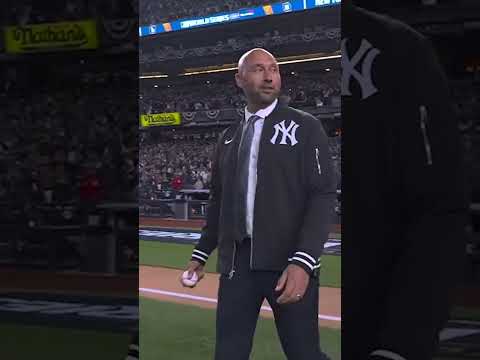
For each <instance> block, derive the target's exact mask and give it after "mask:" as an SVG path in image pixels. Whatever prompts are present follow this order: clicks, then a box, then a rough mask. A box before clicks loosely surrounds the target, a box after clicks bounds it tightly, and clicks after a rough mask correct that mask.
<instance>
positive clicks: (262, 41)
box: [140, 24, 340, 64]
mask: <svg viewBox="0 0 480 360" xmlns="http://www.w3.org/2000/svg"><path fill="white" fill-rule="evenodd" d="M339 39H340V28H339V27H337V28H332V27H329V26H326V25H322V24H318V25H315V26H307V27H304V28H303V32H302V31H293V32H292V30H290V29H285V28H279V29H272V30H270V31H268V32H265V33H263V34H256V35H255V36H254V37H252V36H247V35H245V34H244V35H242V34H236V35H235V36H234V37H229V38H225V39H224V40H219V41H217V42H216V43H210V44H207V45H202V46H196V47H192V46H191V45H185V44H183V43H181V42H180V43H178V44H176V45H175V46H172V45H165V46H156V47H155V48H154V49H153V51H152V49H148V50H147V51H143V49H141V48H140V63H141V64H144V63H158V62H163V61H172V60H173V61H175V60H182V59H187V58H196V57H204V56H217V55H219V54H234V53H238V52H240V51H244V50H248V49H251V48H254V47H268V48H269V49H275V48H278V47H285V46H298V45H301V46H309V47H311V46H314V44H315V43H318V42H322V41H326V40H338V41H339Z"/></svg>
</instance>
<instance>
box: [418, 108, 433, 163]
mask: <svg viewBox="0 0 480 360" xmlns="http://www.w3.org/2000/svg"><path fill="white" fill-rule="evenodd" d="M427 120H428V115H427V108H426V107H425V106H424V105H422V106H420V129H421V130H422V134H423V145H424V147H425V154H426V156H427V164H428V165H432V163H433V161H432V148H431V146H430V140H429V139H428V135H427V124H426V123H427Z"/></svg>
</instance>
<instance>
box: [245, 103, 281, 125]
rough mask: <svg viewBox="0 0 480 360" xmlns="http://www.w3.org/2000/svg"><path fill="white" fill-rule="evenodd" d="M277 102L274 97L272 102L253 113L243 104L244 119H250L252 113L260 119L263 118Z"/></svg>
mask: <svg viewBox="0 0 480 360" xmlns="http://www.w3.org/2000/svg"><path fill="white" fill-rule="evenodd" d="M277 103H278V99H275V101H274V102H272V103H271V104H270V105H268V106H267V107H266V108H264V109H260V110H258V111H257V112H256V113H255V114H252V113H251V112H250V111H248V110H247V107H246V106H245V121H248V119H250V117H251V116H252V115H257V116H259V117H261V118H262V119H265V118H266V117H267V116H268V115H270V114H271V113H272V111H273V109H275V106H277Z"/></svg>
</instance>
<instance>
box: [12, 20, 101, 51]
mask: <svg viewBox="0 0 480 360" xmlns="http://www.w3.org/2000/svg"><path fill="white" fill-rule="evenodd" d="M5 40H6V45H7V46H6V48H7V52H9V53H25V52H38V51H55V50H76V49H95V48H97V47H98V36H97V29H96V23H95V22H94V21H77V22H71V23H70V22H68V23H67V22H63V23H51V24H38V25H26V26H10V27H7V28H6V32H5Z"/></svg>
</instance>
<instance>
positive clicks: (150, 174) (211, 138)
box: [139, 128, 341, 200]
mask: <svg viewBox="0 0 480 360" xmlns="http://www.w3.org/2000/svg"><path fill="white" fill-rule="evenodd" d="M220 131H221V130H220V129H218V128H217V129H215V130H211V129H206V130H204V131H201V130H199V129H196V130H183V131H173V132H169V133H168V132H167V133H165V132H164V134H163V138H162V137H159V136H158V135H157V134H155V133H153V132H149V131H142V132H141V135H140V155H139V168H140V170H139V175H140V184H139V198H140V199H141V200H157V199H162V198H172V197H173V198H174V196H175V192H176V191H179V190H186V189H196V190H203V189H209V188H210V185H211V170H212V163H211V159H212V155H213V152H214V149H215V144H216V141H217V137H218V134H219V133H220ZM329 147H330V152H331V155H332V161H333V164H334V168H335V173H336V175H337V180H338V183H340V181H341V177H340V163H341V137H340V136H335V137H330V138H329Z"/></svg>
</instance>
